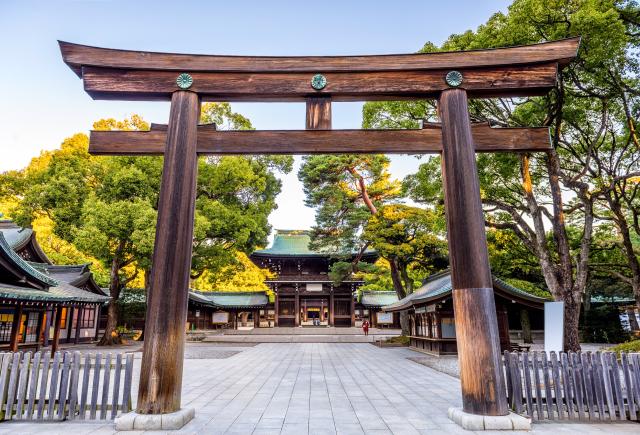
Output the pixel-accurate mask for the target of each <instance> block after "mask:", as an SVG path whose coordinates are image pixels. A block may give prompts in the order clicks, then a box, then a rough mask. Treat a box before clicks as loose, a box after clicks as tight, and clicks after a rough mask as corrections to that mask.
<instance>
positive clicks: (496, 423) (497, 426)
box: [448, 408, 531, 431]
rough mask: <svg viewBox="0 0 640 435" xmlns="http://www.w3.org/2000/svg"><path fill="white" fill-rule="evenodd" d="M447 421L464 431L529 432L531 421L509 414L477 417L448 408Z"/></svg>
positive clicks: (458, 409)
mask: <svg viewBox="0 0 640 435" xmlns="http://www.w3.org/2000/svg"><path fill="white" fill-rule="evenodd" d="M448 414H449V419H450V420H452V421H453V422H454V423H456V424H457V425H459V426H461V427H462V428H463V429H466V430H474V431H476V430H531V419H529V418H527V417H523V416H521V415H518V414H514V413H513V412H510V413H509V414H507V415H478V414H469V413H467V412H464V411H463V410H462V409H461V408H449V412H448Z"/></svg>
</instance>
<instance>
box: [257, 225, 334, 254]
mask: <svg viewBox="0 0 640 435" xmlns="http://www.w3.org/2000/svg"><path fill="white" fill-rule="evenodd" d="M310 242H311V236H310V234H309V231H304V230H276V234H275V237H274V238H273V244H272V245H271V247H269V248H268V249H260V250H258V251H254V252H253V253H254V254H256V255H291V256H305V255H309V256H317V255H326V254H323V253H321V252H316V251H312V250H310V249H309V243H310Z"/></svg>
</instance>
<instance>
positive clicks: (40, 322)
mask: <svg viewBox="0 0 640 435" xmlns="http://www.w3.org/2000/svg"><path fill="white" fill-rule="evenodd" d="M45 314H46V311H45V310H43V311H41V312H39V313H38V326H37V327H36V350H37V349H38V348H39V346H40V336H41V335H42V331H43V330H44V318H45Z"/></svg>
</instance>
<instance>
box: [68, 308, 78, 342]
mask: <svg viewBox="0 0 640 435" xmlns="http://www.w3.org/2000/svg"><path fill="white" fill-rule="evenodd" d="M75 312H76V309H75V308H74V307H69V310H68V311H67V340H66V343H71V329H72V328H73V315H74V314H75Z"/></svg>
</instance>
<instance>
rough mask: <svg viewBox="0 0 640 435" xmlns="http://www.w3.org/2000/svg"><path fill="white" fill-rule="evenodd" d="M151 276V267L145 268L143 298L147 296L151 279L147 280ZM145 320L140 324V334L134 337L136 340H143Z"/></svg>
mask: <svg viewBox="0 0 640 435" xmlns="http://www.w3.org/2000/svg"><path fill="white" fill-rule="evenodd" d="M150 276H151V269H146V270H145V271H144V300H145V301H146V300H147V297H148V296H149V284H150V283H151V281H150V280H149V277H150ZM146 325H147V322H144V323H143V324H142V332H141V333H140V336H139V337H138V338H137V339H136V341H144V330H145V328H146Z"/></svg>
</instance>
